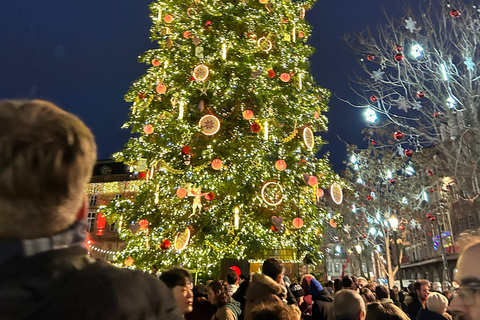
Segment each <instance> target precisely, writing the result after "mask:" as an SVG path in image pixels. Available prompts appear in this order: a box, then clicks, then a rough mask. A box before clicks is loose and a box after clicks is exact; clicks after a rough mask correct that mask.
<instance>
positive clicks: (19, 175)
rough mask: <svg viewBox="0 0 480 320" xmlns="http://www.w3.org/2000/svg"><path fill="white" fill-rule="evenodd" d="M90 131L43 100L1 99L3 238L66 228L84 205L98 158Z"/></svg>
mask: <svg viewBox="0 0 480 320" xmlns="http://www.w3.org/2000/svg"><path fill="white" fill-rule="evenodd" d="M96 153H97V150H96V145H95V141H94V138H93V135H92V133H91V132H90V130H89V129H88V128H87V127H86V126H85V124H84V123H83V122H82V121H81V120H80V119H78V118H77V117H76V116H74V115H72V114H70V113H68V112H66V111H64V110H62V109H60V108H58V107H57V106H55V105H54V104H52V103H50V102H47V101H41V100H32V101H13V100H4V101H0V181H1V183H0V207H1V208H2V214H1V215H0V239H33V238H39V237H47V236H51V235H53V234H55V233H58V232H60V231H62V230H65V229H67V228H68V227H69V226H70V225H72V224H73V223H74V222H75V220H76V219H77V215H78V213H79V211H80V209H81V208H82V207H83V205H84V204H85V198H84V194H83V190H84V187H85V184H86V183H88V182H89V180H90V177H91V174H92V169H93V166H94V164H95V160H96Z"/></svg>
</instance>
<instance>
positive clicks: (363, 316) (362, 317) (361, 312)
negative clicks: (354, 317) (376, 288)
mask: <svg viewBox="0 0 480 320" xmlns="http://www.w3.org/2000/svg"><path fill="white" fill-rule="evenodd" d="M366 316H367V314H366V313H365V310H363V309H362V310H360V313H359V314H358V319H360V320H365V317H366Z"/></svg>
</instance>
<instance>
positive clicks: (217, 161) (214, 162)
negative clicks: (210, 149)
mask: <svg viewBox="0 0 480 320" xmlns="http://www.w3.org/2000/svg"><path fill="white" fill-rule="evenodd" d="M212 168H213V169H215V170H220V169H222V160H220V159H213V160H212Z"/></svg>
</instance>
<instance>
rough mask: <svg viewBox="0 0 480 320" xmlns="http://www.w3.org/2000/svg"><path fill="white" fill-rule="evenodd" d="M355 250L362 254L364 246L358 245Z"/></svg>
mask: <svg viewBox="0 0 480 320" xmlns="http://www.w3.org/2000/svg"><path fill="white" fill-rule="evenodd" d="M355 249H356V250H357V252H358V253H362V246H361V245H359V244H357V245H356V246H355Z"/></svg>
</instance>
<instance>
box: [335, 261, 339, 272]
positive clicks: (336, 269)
mask: <svg viewBox="0 0 480 320" xmlns="http://www.w3.org/2000/svg"><path fill="white" fill-rule="evenodd" d="M339 272H340V265H339V264H338V263H335V273H339Z"/></svg>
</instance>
